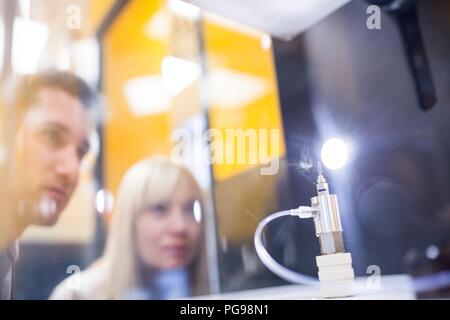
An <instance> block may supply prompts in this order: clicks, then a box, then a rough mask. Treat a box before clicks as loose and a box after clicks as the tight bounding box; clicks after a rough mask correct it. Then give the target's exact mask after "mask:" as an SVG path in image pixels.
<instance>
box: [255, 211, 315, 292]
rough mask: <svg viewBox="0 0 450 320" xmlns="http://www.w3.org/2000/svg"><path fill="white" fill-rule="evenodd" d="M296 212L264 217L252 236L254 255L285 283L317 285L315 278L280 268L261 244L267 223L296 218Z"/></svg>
mask: <svg viewBox="0 0 450 320" xmlns="http://www.w3.org/2000/svg"><path fill="white" fill-rule="evenodd" d="M298 214H299V213H298V210H296V209H291V210H286V211H280V212H277V213H274V214H272V215H270V216H268V217H266V218H265V219H264V220H262V221H261V222H260V223H259V225H258V227H257V228H256V231H255V236H254V242H255V248H256V253H257V254H258V257H259V258H260V259H261V261H262V263H263V264H264V265H265V266H266V267H267V268H268V269H269V270H270V271H272V272H273V273H275V274H276V275H277V276H279V277H281V278H283V279H284V280H286V281H289V282H293V283H298V284H308V285H311V284H319V281H318V280H317V278H314V277H310V276H307V275H304V274H301V273H298V272H294V271H292V270H289V269H287V268H286V267H284V266H282V265H281V264H279V263H278V262H276V261H275V260H274V259H273V258H272V257H271V256H270V254H269V253H268V252H267V250H266V248H265V247H264V245H263V243H262V231H263V229H264V227H265V226H266V225H267V224H269V222H271V221H273V220H275V219H278V218H280V217H284V216H298Z"/></svg>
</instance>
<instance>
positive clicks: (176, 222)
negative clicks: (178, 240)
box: [169, 211, 189, 234]
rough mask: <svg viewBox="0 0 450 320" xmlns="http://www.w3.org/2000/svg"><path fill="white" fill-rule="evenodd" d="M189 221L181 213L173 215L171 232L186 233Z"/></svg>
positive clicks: (177, 212)
mask: <svg viewBox="0 0 450 320" xmlns="http://www.w3.org/2000/svg"><path fill="white" fill-rule="evenodd" d="M188 225H189V221H188V219H187V218H186V217H185V215H184V214H183V212H181V211H176V212H173V213H172V219H171V221H170V226H169V228H170V230H171V231H172V232H173V233H177V234H180V233H185V232H187V230H188Z"/></svg>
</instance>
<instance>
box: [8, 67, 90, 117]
mask: <svg viewBox="0 0 450 320" xmlns="http://www.w3.org/2000/svg"><path fill="white" fill-rule="evenodd" d="M43 88H55V89H60V90H62V91H64V92H66V93H67V94H69V95H71V96H72V97H74V98H76V99H77V100H78V101H80V102H81V104H82V105H83V107H84V108H85V109H87V110H90V109H93V108H94V107H95V106H96V105H97V104H98V97H97V94H96V93H95V92H94V91H93V90H92V89H91V88H90V87H89V85H88V84H87V83H86V82H85V81H84V80H82V79H81V78H79V77H78V76H76V75H75V74H73V73H70V72H66V71H58V70H50V71H44V72H40V73H36V74H33V75H25V76H22V77H21V78H20V79H19V80H18V84H17V86H16V90H15V91H14V95H13V97H12V99H13V101H12V103H13V106H14V109H15V110H16V111H18V112H19V113H20V114H22V115H23V113H25V111H26V110H27V108H29V107H30V106H31V105H33V103H35V101H36V98H37V95H38V93H39V91H40V90H41V89H43Z"/></svg>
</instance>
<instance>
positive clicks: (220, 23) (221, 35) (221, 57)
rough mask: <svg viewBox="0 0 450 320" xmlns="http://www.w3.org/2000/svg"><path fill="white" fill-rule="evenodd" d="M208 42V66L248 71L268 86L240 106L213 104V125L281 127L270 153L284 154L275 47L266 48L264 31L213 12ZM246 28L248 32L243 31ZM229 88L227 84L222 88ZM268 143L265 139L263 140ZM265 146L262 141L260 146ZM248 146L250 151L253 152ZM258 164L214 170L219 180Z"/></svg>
mask: <svg viewBox="0 0 450 320" xmlns="http://www.w3.org/2000/svg"><path fill="white" fill-rule="evenodd" d="M204 27H205V46H206V53H207V61H208V69H209V71H210V73H211V72H214V70H217V69H218V68H220V69H222V70H223V69H227V70H230V71H234V72H238V73H244V74H245V75H247V76H250V77H252V78H254V80H256V81H259V82H262V83H264V86H265V89H264V92H263V93H262V94H260V95H259V96H256V97H255V98H256V99H253V100H251V101H248V102H247V103H244V104H242V105H239V106H231V107H229V106H226V105H218V104H217V103H215V104H214V101H213V104H212V106H211V108H212V109H211V127H212V128H217V129H220V130H222V132H223V135H225V130H226V129H231V128H241V129H244V130H247V129H268V130H271V129H279V130H280V140H279V144H277V145H274V146H270V144H269V147H270V155H271V156H278V157H282V156H283V155H284V154H285V146H284V140H283V134H282V123H281V115H280V108H279V102H278V92H277V83H276V74H275V70H274V62H273V56H272V48H271V47H268V48H263V46H262V43H263V39H264V37H266V40H267V36H264V34H263V33H260V32H257V31H255V30H249V29H247V28H244V27H243V26H240V25H237V24H232V25H231V26H230V22H228V21H224V20H222V19H217V18H216V17H215V16H213V15H211V14H207V15H206V19H205V24H204ZM243 31H245V32H243ZM222 89H223V90H227V88H222ZM239 90H243V91H244V93H245V90H246V89H245V88H244V87H241V88H236V89H235V90H234V89H233V90H232V91H230V92H229V94H231V95H237V94H240V93H239V92H238V91H239ZM263 143H264V142H263ZM261 146H263V145H262V143H260V145H259V146H258V147H261ZM249 150H250V149H249V148H247V153H248V152H249ZM254 166H255V165H251V164H238V163H236V162H235V163H234V164H216V165H215V167H214V174H215V178H216V179H217V180H223V179H227V178H231V177H233V176H235V175H237V174H239V173H242V172H243V171H244V170H247V169H250V168H251V167H254Z"/></svg>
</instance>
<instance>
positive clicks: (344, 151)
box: [321, 138, 348, 170]
mask: <svg viewBox="0 0 450 320" xmlns="http://www.w3.org/2000/svg"><path fill="white" fill-rule="evenodd" d="M321 158H322V162H323V164H324V165H325V166H326V167H327V168H328V169H330V170H337V169H340V168H342V167H343V166H344V165H345V164H346V163H347V159H348V147H347V145H346V144H345V142H344V141H342V140H341V139H337V138H332V139H329V140H327V141H326V142H325V143H324V144H323V146H322V152H321Z"/></svg>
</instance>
